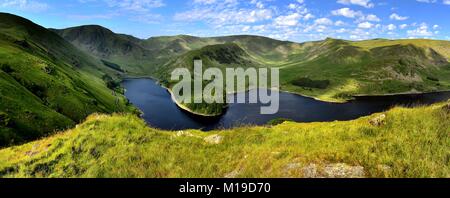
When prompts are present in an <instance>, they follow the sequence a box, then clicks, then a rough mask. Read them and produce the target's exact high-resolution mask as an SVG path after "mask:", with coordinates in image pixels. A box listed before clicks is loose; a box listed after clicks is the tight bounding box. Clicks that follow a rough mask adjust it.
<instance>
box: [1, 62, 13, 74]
mask: <svg viewBox="0 0 450 198" xmlns="http://www.w3.org/2000/svg"><path fill="white" fill-rule="evenodd" d="M0 70H2V71H3V72H5V73H7V74H9V73H12V72H14V70H13V69H12V68H11V66H9V65H8V64H5V63H2V64H0Z"/></svg>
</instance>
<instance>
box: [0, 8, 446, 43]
mask: <svg viewBox="0 0 450 198" xmlns="http://www.w3.org/2000/svg"><path fill="white" fill-rule="evenodd" d="M0 11H1V12H8V13H13V14H17V15H20V16H23V17H25V18H28V19H30V20H32V21H34V22H35V23H37V24H40V25H42V26H44V27H47V28H66V27H72V26H78V25H86V24H98V25H102V26H105V27H107V28H109V29H111V30H113V31H114V32H117V33H125V34H130V35H133V36H136V37H139V38H149V37H151V36H161V35H177V34H188V35H194V36H222V35H233V34H254V35H262V36H268V37H272V38H276V39H281V40H291V41H297V42H302V41H309V40H320V39H323V38H326V37H334V38H342V39H350V40H362V39H371V38H393V39H395V38H433V39H443V40H450V20H449V18H450V14H449V13H450V0H395V1H394V0H277V1H276V0H187V1H186V0H65V1H60V0H0Z"/></svg>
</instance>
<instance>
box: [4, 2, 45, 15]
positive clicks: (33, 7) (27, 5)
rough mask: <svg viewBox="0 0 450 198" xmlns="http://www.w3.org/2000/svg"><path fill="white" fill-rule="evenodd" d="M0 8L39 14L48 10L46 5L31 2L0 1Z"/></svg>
mask: <svg viewBox="0 0 450 198" xmlns="http://www.w3.org/2000/svg"><path fill="white" fill-rule="evenodd" d="M0 8H14V9H19V10H23V11H31V12H41V11H45V10H47V9H48V8H49V6H48V5H47V4H46V3H41V2H39V1H33V0H0Z"/></svg>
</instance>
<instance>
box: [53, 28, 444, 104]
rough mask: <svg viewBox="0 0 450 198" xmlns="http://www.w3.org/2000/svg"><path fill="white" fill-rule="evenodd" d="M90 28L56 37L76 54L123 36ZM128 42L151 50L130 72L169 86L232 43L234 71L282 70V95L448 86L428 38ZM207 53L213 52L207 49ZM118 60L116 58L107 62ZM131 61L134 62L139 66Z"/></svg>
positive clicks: (333, 95) (338, 95) (440, 56)
mask: <svg viewBox="0 0 450 198" xmlns="http://www.w3.org/2000/svg"><path fill="white" fill-rule="evenodd" d="M90 27H91V26H82V27H78V28H70V29H66V30H58V31H57V32H59V33H60V35H62V36H63V37H64V38H66V39H67V40H68V41H71V42H72V43H73V44H74V45H76V46H80V44H79V43H80V42H79V41H80V40H84V41H86V42H83V45H82V46H81V48H82V49H86V48H89V49H92V48H93V47H92V46H99V45H100V46H103V45H106V46H110V45H109V44H107V43H108V42H111V41H114V40H116V39H121V38H122V37H124V36H123V35H119V34H114V35H115V36H114V38H116V39H107V42H106V43H105V42H98V41H97V40H96V39H94V40H92V39H87V38H92V37H94V38H95V37H96V36H92V35H90V34H83V33H81V32H80V31H79V29H86V28H87V29H89V28H90ZM96 28H99V27H96ZM104 31H107V30H104ZM82 32H84V31H82ZM86 32H92V31H86ZM108 32H109V33H110V34H112V33H111V32H110V31H108ZM97 37H98V36H97ZM127 38H128V39H129V42H130V43H133V44H135V45H136V48H140V49H141V48H142V49H145V50H146V51H148V52H149V53H148V54H147V55H146V56H142V57H141V55H140V54H139V53H132V52H130V53H131V54H132V57H141V58H138V60H141V59H142V60H144V59H146V60H147V61H146V62H145V63H143V64H141V65H140V68H145V69H142V70H141V71H140V72H139V71H138V74H136V75H138V76H141V75H147V76H153V77H156V78H158V79H159V80H160V81H163V82H165V81H168V75H167V74H169V73H170V72H171V70H172V69H173V68H177V67H186V68H191V67H192V64H193V61H192V59H194V58H198V57H197V56H196V54H198V53H200V54H207V53H211V54H214V53H215V52H214V50H216V51H217V48H222V49H226V48H228V49H229V47H230V45H228V46H227V45H226V44H229V43H232V44H235V45H237V46H238V47H236V46H234V47H235V50H236V53H235V54H234V55H236V57H234V59H235V60H237V59H239V61H242V62H235V64H234V65H235V66H240V67H245V66H246V64H248V66H254V65H258V66H259V67H278V68H280V69H281V79H280V80H281V83H282V87H281V89H282V90H284V91H290V92H294V93H298V94H302V95H306V96H310V97H315V98H317V99H320V100H325V101H333V102H345V101H348V100H350V99H352V97H353V96H354V95H382V94H394V93H410V92H414V93H418V92H432V91H440V90H449V89H450V64H449V63H448V60H449V59H450V42H449V41H438V40H426V39H410V40H408V39H405V40H387V39H374V40H367V41H346V40H339V39H332V38H328V39H326V40H323V41H314V42H305V43H294V42H288V41H278V40H274V39H270V38H266V37H261V36H251V35H240V36H225V37H209V38H201V37H193V36H186V35H179V36H166V37H154V38H150V39H147V40H140V41H139V39H137V38H132V37H130V36H128V37H127ZM87 41H90V42H87ZM115 43H120V42H115ZM83 46H84V47H83ZM86 46H89V47H86ZM210 46H211V47H210ZM94 48H95V47H94ZM118 48H119V49H120V48H123V47H118ZM113 49H114V48H113ZM208 50H211V52H207V51H208ZM240 51H244V52H245V53H241V52H240ZM88 52H92V51H89V50H88ZM237 53H239V54H237ZM94 54H95V53H94ZM219 55H221V56H222V57H220V56H216V57H213V59H215V60H211V59H210V57H207V58H206V60H204V61H205V62H206V64H204V65H206V66H207V67H215V66H217V65H219V66H220V65H222V66H223V64H221V63H220V59H224V58H225V59H226V58H227V56H229V55H232V54H230V53H229V52H227V51H226V50H225V51H224V52H223V53H222V52H221V53H220V54H219ZM116 56H120V55H112V56H111V57H116ZM240 56H242V57H240ZM99 57H100V58H106V59H107V60H108V61H111V62H115V61H116V59H115V58H110V59H108V58H107V57H106V56H103V55H102V56H99ZM199 57H202V56H199ZM202 58H203V57H202ZM116 63H121V60H117V61H116ZM136 64H137V65H139V63H137V62H136ZM130 70H132V69H130ZM133 71H137V70H133ZM130 75H133V73H130ZM322 82H327V83H325V84H324V83H322ZM317 84H320V85H321V86H317ZM324 85H326V86H324Z"/></svg>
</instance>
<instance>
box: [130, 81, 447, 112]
mask: <svg viewBox="0 0 450 198" xmlns="http://www.w3.org/2000/svg"><path fill="white" fill-rule="evenodd" d="M126 79H150V80H154V81H156V83H158V84H159V85H160V86H161V87H162V88H164V89H166V90H167V91H168V92H169V94H170V96H171V98H172V101H173V102H174V103H175V104H176V105H177V106H178V107H179V108H180V109H182V110H184V111H186V112H188V113H191V114H193V115H197V116H203V117H219V116H222V115H223V114H224V113H221V114H204V113H198V112H195V111H193V110H192V109H190V108H189V107H187V106H185V105H183V104H181V103H180V102H178V101H177V100H176V99H175V96H174V94H173V92H172V90H170V88H168V87H165V86H164V85H162V84H161V83H159V80H158V79H157V78H155V77H152V76H126V77H123V78H122V80H126ZM255 89H259V88H255ZM268 89H270V90H272V91H279V92H282V93H289V94H294V95H298V96H302V97H306V98H311V99H314V100H317V101H321V102H327V103H335V104H344V103H347V102H350V101H352V100H355V99H349V100H342V101H331V100H324V99H320V98H318V97H314V96H308V95H305V94H301V93H297V92H292V91H285V90H280V89H275V88H268ZM248 91H249V90H245V91H238V92H234V93H227V94H237V93H242V92H248ZM441 92H450V90H442V91H429V92H418V91H408V92H399V93H388V94H356V95H353V97H381V96H401V95H420V94H432V93H441Z"/></svg>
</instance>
